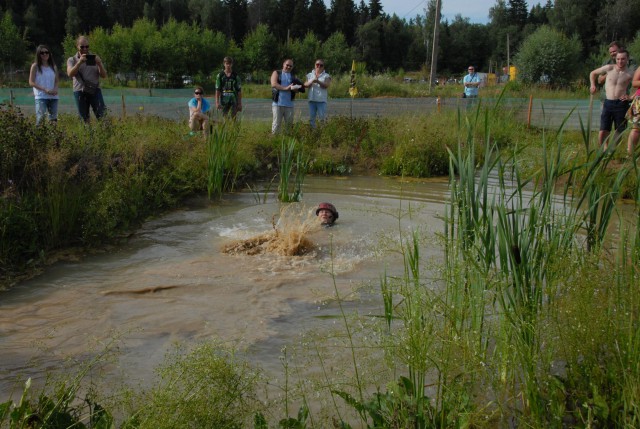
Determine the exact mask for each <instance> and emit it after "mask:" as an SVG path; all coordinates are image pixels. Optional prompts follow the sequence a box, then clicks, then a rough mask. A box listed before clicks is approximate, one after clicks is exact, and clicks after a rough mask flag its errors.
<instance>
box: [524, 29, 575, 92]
mask: <svg viewBox="0 0 640 429" xmlns="http://www.w3.org/2000/svg"><path fill="white" fill-rule="evenodd" d="M579 60H580V42H579V41H578V39H577V38H576V37H574V38H571V39H569V38H567V37H566V36H565V35H564V34H562V33H560V32H559V31H557V30H554V29H552V28H551V27H549V26H548V25H543V26H542V27H540V28H539V29H538V30H536V31H535V32H534V33H533V34H532V35H531V36H529V37H527V38H526V39H525V41H524V42H523V43H522V46H521V48H520V50H519V52H518V55H517V56H516V58H515V63H516V66H517V67H518V69H519V72H518V76H519V78H520V79H522V80H523V81H524V82H528V83H537V82H539V81H540V80H541V79H543V80H544V81H546V82H549V83H551V84H552V85H563V84H566V83H568V82H569V81H570V80H571V79H573V78H574V77H575V74H576V73H577V72H581V69H580V68H576V64H577V63H578V61H579Z"/></svg>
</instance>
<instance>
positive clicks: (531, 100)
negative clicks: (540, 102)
mask: <svg viewBox="0 0 640 429" xmlns="http://www.w3.org/2000/svg"><path fill="white" fill-rule="evenodd" d="M532 107H533V94H531V95H529V113H528V114H527V128H529V127H530V126H531V108H532Z"/></svg>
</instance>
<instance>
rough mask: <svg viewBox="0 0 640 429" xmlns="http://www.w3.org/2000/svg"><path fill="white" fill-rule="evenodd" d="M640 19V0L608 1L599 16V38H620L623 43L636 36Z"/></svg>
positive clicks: (603, 39) (604, 39) (602, 39)
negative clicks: (639, 1) (639, 0)
mask: <svg viewBox="0 0 640 429" xmlns="http://www.w3.org/2000/svg"><path fill="white" fill-rule="evenodd" d="M638 20H640V3H638V0H616V1H612V2H607V3H606V4H605V5H604V6H603V8H602V11H601V13H600V14H599V15H598V17H597V22H598V29H599V31H598V36H599V40H600V41H601V42H602V41H607V40H618V41H621V42H622V43H623V44H626V43H627V42H630V41H631V40H632V39H633V37H634V36H635V31H636V29H637V28H638V24H637V23H638Z"/></svg>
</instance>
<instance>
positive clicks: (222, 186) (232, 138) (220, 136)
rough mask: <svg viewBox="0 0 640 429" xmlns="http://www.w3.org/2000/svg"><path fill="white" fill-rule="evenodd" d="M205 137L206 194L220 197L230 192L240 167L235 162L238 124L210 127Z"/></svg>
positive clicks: (233, 122) (225, 123) (230, 122)
mask: <svg viewBox="0 0 640 429" xmlns="http://www.w3.org/2000/svg"><path fill="white" fill-rule="evenodd" d="M212 128H213V130H212V133H211V134H210V135H209V136H208V137H207V166H208V175H207V193H208V195H209V198H211V197H212V196H214V195H215V196H216V197H218V198H219V197H221V196H222V193H223V192H227V191H232V190H233V188H234V187H235V184H236V179H237V177H238V173H239V170H240V167H239V165H238V163H237V162H236V159H237V152H238V137H239V134H240V125H239V122H235V121H222V122H221V123H219V124H217V125H215V126H213V127H212Z"/></svg>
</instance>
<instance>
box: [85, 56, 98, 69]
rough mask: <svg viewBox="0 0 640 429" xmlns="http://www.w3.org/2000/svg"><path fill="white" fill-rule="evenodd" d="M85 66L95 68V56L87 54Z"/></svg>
mask: <svg viewBox="0 0 640 429" xmlns="http://www.w3.org/2000/svg"><path fill="white" fill-rule="evenodd" d="M86 64H87V65H88V66H95V65H96V56H95V54H87V62H86Z"/></svg>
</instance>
